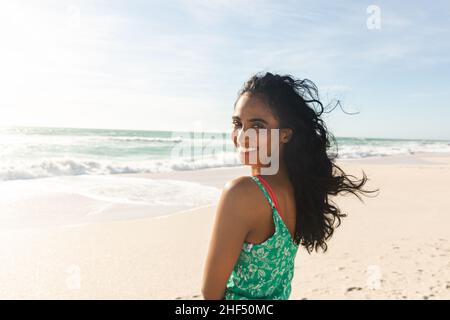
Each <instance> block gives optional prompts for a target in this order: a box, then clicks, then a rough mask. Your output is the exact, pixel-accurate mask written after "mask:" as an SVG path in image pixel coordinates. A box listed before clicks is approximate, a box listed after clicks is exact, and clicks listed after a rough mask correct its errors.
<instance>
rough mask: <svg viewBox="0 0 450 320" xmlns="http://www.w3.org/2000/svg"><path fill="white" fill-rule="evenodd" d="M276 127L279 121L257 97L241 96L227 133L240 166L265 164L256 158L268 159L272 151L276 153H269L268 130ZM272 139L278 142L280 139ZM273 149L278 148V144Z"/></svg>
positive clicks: (265, 163) (269, 140)
mask: <svg viewBox="0 0 450 320" xmlns="http://www.w3.org/2000/svg"><path fill="white" fill-rule="evenodd" d="M278 128H279V121H278V120H277V118H276V117H275V116H274V114H273V113H272V111H271V109H270V107H269V106H268V105H267V104H266V102H265V101H264V100H263V99H262V98H261V97H259V96H257V95H251V94H249V93H244V94H243V95H241V96H240V97H239V99H238V101H237V102H236V105H235V108H234V112H233V116H232V133H231V139H232V140H233V143H234V145H235V147H236V148H237V149H238V152H239V157H240V159H241V162H242V163H243V164H244V165H256V166H261V165H267V161H261V157H260V156H261V155H267V157H271V156H272V152H275V151H276V150H272V147H273V146H272V145H271V142H272V139H271V130H270V129H278ZM249 129H251V130H249ZM262 129H268V130H262ZM265 132H266V134H264V133H265ZM280 132H281V131H280ZM275 133H276V132H274V134H275ZM276 136H277V137H278V141H281V140H280V136H279V135H276ZM276 147H279V143H277V144H276ZM277 150H279V149H278V148H277ZM278 152H279V151H278ZM262 162H263V163H262Z"/></svg>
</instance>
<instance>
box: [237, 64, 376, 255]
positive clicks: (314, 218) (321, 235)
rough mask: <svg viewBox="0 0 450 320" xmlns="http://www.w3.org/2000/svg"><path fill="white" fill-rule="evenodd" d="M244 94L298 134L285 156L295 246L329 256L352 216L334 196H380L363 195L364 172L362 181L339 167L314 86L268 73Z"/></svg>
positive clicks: (256, 78)
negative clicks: (331, 243) (337, 231)
mask: <svg viewBox="0 0 450 320" xmlns="http://www.w3.org/2000/svg"><path fill="white" fill-rule="evenodd" d="M244 93H247V94H252V95H258V96H260V97H262V98H263V99H264V101H266V103H267V104H268V105H269V107H270V108H271V110H272V112H273V114H274V115H275V117H276V118H277V119H278V121H279V127H280V128H291V129H292V130H293V134H292V137H291V139H290V141H289V142H288V143H287V144H286V146H285V151H284V154H283V155H282V156H283V157H284V162H285V163H286V166H287V169H288V174H289V178H290V180H291V182H292V184H293V186H294V190H295V202H296V208H297V209H296V210H297V213H296V215H297V223H296V232H295V242H296V243H297V244H300V245H302V246H304V247H305V248H306V249H307V250H308V252H311V251H313V250H314V249H315V250H316V251H317V250H318V248H322V250H323V251H326V250H327V244H326V241H327V240H328V239H329V238H330V237H331V236H332V235H333V232H334V229H335V228H336V227H337V226H339V225H340V223H341V218H342V217H345V216H346V214H344V213H342V212H341V210H340V209H339V208H338V207H337V206H336V205H335V204H334V203H333V201H332V200H331V199H330V196H336V195H338V194H346V193H351V194H353V195H355V196H357V197H358V198H359V199H360V200H361V197H360V194H367V193H371V192H374V191H376V190H373V191H368V190H364V189H363V185H364V184H365V183H366V182H367V176H366V175H365V173H364V172H363V177H362V178H361V179H360V180H357V179H356V177H354V176H352V175H347V174H346V173H345V172H344V171H343V170H342V169H341V168H340V167H339V166H338V165H336V164H335V159H336V158H337V152H336V153H334V154H333V153H331V152H329V151H330V150H329V149H330V147H331V146H332V145H336V146H337V143H336V139H335V138H334V136H333V135H332V134H331V133H330V132H329V131H328V130H327V127H326V125H325V123H324V121H323V120H322V119H321V115H322V114H323V113H324V111H325V108H324V106H323V104H322V103H321V102H320V101H319V93H318V89H317V87H316V85H315V84H314V83H313V82H312V81H310V80H308V79H303V80H299V79H295V78H293V77H292V76H290V75H283V76H280V75H276V74H272V73H269V72H267V73H265V74H256V75H254V76H252V77H251V78H250V79H249V80H248V81H247V82H246V83H245V84H244V86H243V87H242V89H241V90H240V91H239V94H238V99H239V97H240V96H241V95H242V94H244ZM236 101H237V100H236ZM338 104H339V102H338ZM333 109H334V108H333ZM332 143H333V144H332Z"/></svg>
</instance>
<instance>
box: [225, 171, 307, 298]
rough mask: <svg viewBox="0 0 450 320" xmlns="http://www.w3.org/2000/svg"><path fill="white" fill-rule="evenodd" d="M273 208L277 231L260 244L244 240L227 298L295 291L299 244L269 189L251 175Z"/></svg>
mask: <svg viewBox="0 0 450 320" xmlns="http://www.w3.org/2000/svg"><path fill="white" fill-rule="evenodd" d="M251 178H252V179H253V180H254V181H255V182H256V183H257V184H258V186H259V188H260V189H261V190H262V192H263V193H264V196H265V197H266V198H267V200H268V201H269V204H270V206H271V208H272V217H273V219H274V224H275V232H274V234H273V235H272V236H271V237H270V238H269V239H267V240H266V241H264V242H262V243H259V244H251V243H247V242H244V244H243V246H242V250H241V253H240V255H239V258H238V260H237V262H236V264H235V266H234V268H233V271H232V272H231V275H230V277H229V278H228V281H227V285H226V289H225V299H226V300H250V299H251V300H256V299H266V300H287V299H288V298H289V295H290V293H291V281H292V278H293V276H294V261H295V256H296V254H297V251H298V248H299V246H298V245H297V244H296V243H294V241H293V240H292V236H291V234H290V232H289V229H288V228H287V227H286V225H285V223H284V221H283V220H282V219H281V217H280V215H279V213H278V210H277V208H276V206H275V204H274V201H272V199H271V197H270V195H269V192H268V191H267V190H266V188H265V187H264V185H263V183H262V182H261V181H260V178H258V176H252V177H251Z"/></svg>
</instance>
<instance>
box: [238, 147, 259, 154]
mask: <svg viewBox="0 0 450 320" xmlns="http://www.w3.org/2000/svg"><path fill="white" fill-rule="evenodd" d="M256 150H258V149H256V148H244V147H238V151H239V152H240V153H245V152H253V151H256Z"/></svg>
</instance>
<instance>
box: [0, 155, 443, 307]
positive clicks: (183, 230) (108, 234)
mask: <svg viewBox="0 0 450 320" xmlns="http://www.w3.org/2000/svg"><path fill="white" fill-rule="evenodd" d="M340 165H342V167H343V168H344V169H346V171H347V172H348V173H353V174H355V175H357V176H360V174H361V169H363V170H364V171H365V172H366V174H367V175H368V176H369V178H370V183H369V187H378V188H380V193H379V195H378V197H376V198H365V203H361V202H359V201H358V200H357V199H356V198H354V197H350V196H348V197H340V198H338V199H337V203H338V204H339V205H340V207H341V208H342V210H343V211H344V212H346V213H348V217H347V218H345V219H344V220H343V223H342V226H341V227H340V228H338V229H337V231H336V233H335V235H334V236H333V238H332V239H331V240H330V242H329V249H328V251H327V252H326V253H320V252H319V253H312V254H308V253H306V252H305V250H304V249H300V250H299V254H298V256H297V259H296V269H295V275H294V279H293V282H292V294H291V297H290V299H450V231H449V230H450V210H449V208H448V205H447V201H448V199H449V198H450V197H449V196H450V187H449V182H450V156H448V155H437V154H433V155H432V154H421V155H411V156H402V157H389V158H381V159H366V160H358V161H343V162H340ZM248 174H249V170H248V169H247V168H222V169H207V170H199V171H195V172H194V171H186V172H175V173H165V174H146V175H142V174H141V175H139V176H140V177H147V178H154V179H158V178H164V179H167V178H173V179H181V180H183V179H184V180H193V181H198V182H201V183H204V184H208V185H212V186H216V187H219V188H221V187H222V186H223V185H224V184H225V182H226V181H228V180H230V179H232V178H233V177H236V176H239V175H248ZM124 176H126V175H124ZM128 176H129V175H128ZM36 205H39V210H55V208H58V209H59V210H64V211H65V213H66V214H68V213H67V212H70V210H82V209H83V208H87V207H89V201H88V200H87V199H83V198H80V197H75V196H73V195H61V194H59V195H53V196H48V197H47V198H46V199H36V200H35V201H34V202H29V203H27V204H24V205H23V206H21V207H20V208H18V210H27V208H29V209H30V210H31V208H35V206H36ZM27 206H28V207H27ZM112 210H127V208H126V207H122V208H121V207H116V208H113V209H112ZM214 214H215V206H214V205H211V206H205V207H203V208H199V209H195V210H189V211H186V212H182V213H178V214H173V215H168V216H163V217H159V218H141V219H135V220H124V221H112V222H99V223H92V224H88V225H79V226H69V227H47V228H30V229H20V230H1V231H0V298H2V299H17V298H28V299H81V298H82V299H103V298H104V299H109V298H114V299H201V294H200V286H201V278H202V271H203V263H204V259H205V256H206V252H207V248H208V241H209V237H210V232H211V227H212V222H213V219H214Z"/></svg>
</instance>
